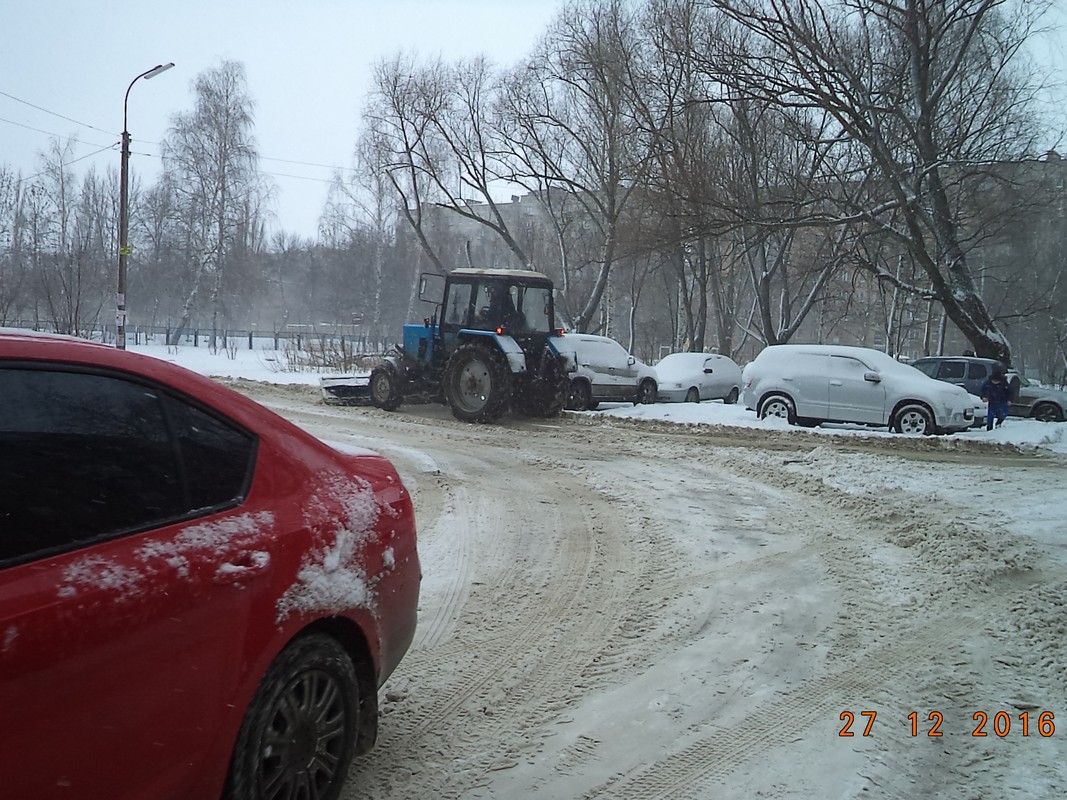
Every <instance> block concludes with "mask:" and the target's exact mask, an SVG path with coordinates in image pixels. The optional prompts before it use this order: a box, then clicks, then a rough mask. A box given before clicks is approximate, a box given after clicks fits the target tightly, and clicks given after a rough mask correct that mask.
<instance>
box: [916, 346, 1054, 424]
mask: <svg viewBox="0 0 1067 800" xmlns="http://www.w3.org/2000/svg"><path fill="white" fill-rule="evenodd" d="M996 363H999V362H997V361H996V360H995V359H992V358H978V357H976V356H928V357H926V358H920V359H918V360H917V361H915V362H914V363H913V364H912V366H914V367H915V368H916V369H918V370H920V371H922V372H923V373H925V374H926V375H929V376H930V377H931V378H937V379H938V380H941V381H947V382H948V383H954V384H956V385H957V386H962V387H963V388H965V389H966V390H967V391H968V392H970V393H971V394H975V395H981V388H982V384H983V383H985V381H986V379H987V378H988V377H989V375H990V373H991V372H992V369H993V365H994V364H996ZM1005 374H1006V376H1007V378H1008V380H1009V382H1011V383H1012V384H1014V387H1015V393H1014V397H1015V399H1014V400H1012V403H1011V413H1012V414H1013V415H1015V416H1018V417H1033V418H1034V419H1039V420H1041V421H1042V422H1062V421H1063V420H1064V419H1067V392H1060V391H1057V390H1055V389H1045V388H1044V387H1042V386H1039V385H1037V384H1036V383H1034V382H1032V381H1030V380H1028V379H1026V378H1023V377H1020V376H1019V375H1018V374H1017V373H1016V372H1013V371H1011V370H1008V371H1007V372H1006V373H1005Z"/></svg>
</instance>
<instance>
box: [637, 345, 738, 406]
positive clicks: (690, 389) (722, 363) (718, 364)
mask: <svg viewBox="0 0 1067 800" xmlns="http://www.w3.org/2000/svg"><path fill="white" fill-rule="evenodd" d="M656 375H657V376H658V377H659V393H658V394H657V395H656V399H657V400H659V401H660V402H661V403H683V402H684V403H699V402H700V401H701V400H722V401H724V402H726V403H736V402H737V398H738V397H739V396H740V395H741V368H740V367H739V366H737V364H736V363H734V361H733V359H731V358H730V357H729V356H724V355H720V354H718V353H671V354H670V355H669V356H664V357H663V358H661V359H660V360H659V361H658V362H656Z"/></svg>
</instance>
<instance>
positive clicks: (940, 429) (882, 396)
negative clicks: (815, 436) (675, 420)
mask: <svg viewBox="0 0 1067 800" xmlns="http://www.w3.org/2000/svg"><path fill="white" fill-rule="evenodd" d="M742 380H743V382H744V401H745V406H746V407H747V408H750V409H752V410H753V411H755V412H756V413H757V414H758V415H759V417H760V419H763V418H765V417H770V416H775V417H782V418H784V419H787V420H788V421H789V422H790V423H792V424H796V425H805V426H814V425H818V424H819V423H821V422H856V423H860V424H863V425H872V426H878V427H883V426H889V427H891V428H893V429H894V430H895V431H896V432H897V433H915V434H933V433H954V432H956V431H962V430H966V429H967V428H969V427H971V422H972V420H973V419H974V398H973V397H971V395H969V394H968V393H967V392H966V391H965V390H964V389H961V388H960V387H958V386H951V385H949V384H946V383H944V382H943V381H936V380H934V379H933V378H929V377H927V376H926V375H923V374H922V373H921V372H919V370H917V369H915V368H914V367H910V366H908V365H907V364H901V363H900V362H899V361H896V360H895V359H893V358H891V357H890V356H887V355H886V354H885V353H880V352H879V351H877V350H870V349H868V348H866V347H845V346H839V345H817V344H780V345H773V346H771V347H767V348H765V349H764V350H763V352H761V353H760V354H759V355H758V356H756V359H755V360H754V361H752V362H751V363H750V364H749V365H748V366H746V367H745V369H744V373H743V375H742Z"/></svg>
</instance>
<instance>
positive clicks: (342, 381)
mask: <svg viewBox="0 0 1067 800" xmlns="http://www.w3.org/2000/svg"><path fill="white" fill-rule="evenodd" d="M319 388H320V389H321V391H322V402H324V403H326V404H327V405H331V406H369V405H371V397H370V375H344V376H340V377H336V378H319Z"/></svg>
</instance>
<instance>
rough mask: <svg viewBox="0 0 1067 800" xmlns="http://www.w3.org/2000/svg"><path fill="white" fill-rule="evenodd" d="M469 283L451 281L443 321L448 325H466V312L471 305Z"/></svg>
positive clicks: (470, 287)
mask: <svg viewBox="0 0 1067 800" xmlns="http://www.w3.org/2000/svg"><path fill="white" fill-rule="evenodd" d="M472 288H473V287H472V286H471V285H470V284H469V283H453V284H452V288H451V290H450V291H449V293H448V300H447V301H446V302H447V305H446V307H445V319H444V321H445V323H446V324H449V325H466V324H467V313H468V312H469V310H470V305H471V289H472Z"/></svg>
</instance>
